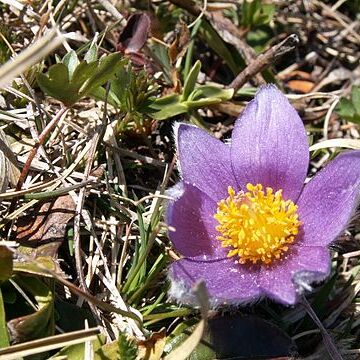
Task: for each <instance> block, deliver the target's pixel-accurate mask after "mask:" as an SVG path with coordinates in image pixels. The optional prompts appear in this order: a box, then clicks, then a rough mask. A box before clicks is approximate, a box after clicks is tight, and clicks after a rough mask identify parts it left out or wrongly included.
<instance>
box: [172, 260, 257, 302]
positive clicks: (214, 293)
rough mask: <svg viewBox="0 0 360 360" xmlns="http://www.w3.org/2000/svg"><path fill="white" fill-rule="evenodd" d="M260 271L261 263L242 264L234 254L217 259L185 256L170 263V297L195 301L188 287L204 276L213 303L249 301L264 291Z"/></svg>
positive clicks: (181, 300)
mask: <svg viewBox="0 0 360 360" xmlns="http://www.w3.org/2000/svg"><path fill="white" fill-rule="evenodd" d="M258 273H259V267H253V268H252V269H251V268H248V267H245V266H239V264H236V263H235V261H234V259H231V258H226V259H222V260H215V261H195V260H191V259H186V258H184V259H181V260H178V261H176V262H175V263H173V264H172V265H171V270H170V278H171V289H170V297H172V298H175V299H177V300H178V301H179V302H181V303H188V304H194V303H195V300H194V298H193V295H192V294H191V292H190V291H189V290H190V288H191V287H192V286H193V285H195V283H196V282H198V281H200V280H204V281H205V284H206V287H207V290H208V292H209V296H210V302H211V305H212V306H216V305H221V304H225V303H226V304H239V303H247V302H250V301H254V300H256V299H257V298H258V297H259V296H260V295H261V294H260V288H259V286H258V285H257V277H258Z"/></svg>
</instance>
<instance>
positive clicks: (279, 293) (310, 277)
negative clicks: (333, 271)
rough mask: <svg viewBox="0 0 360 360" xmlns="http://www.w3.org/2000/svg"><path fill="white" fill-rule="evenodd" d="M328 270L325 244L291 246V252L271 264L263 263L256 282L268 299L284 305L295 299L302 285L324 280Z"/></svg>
mask: <svg viewBox="0 0 360 360" xmlns="http://www.w3.org/2000/svg"><path fill="white" fill-rule="evenodd" d="M329 273H330V255H329V250H328V249H327V248H325V247H321V246H319V247H315V246H311V247H301V246H292V248H291V253H290V254H288V255H287V256H286V257H285V258H284V259H282V260H280V261H279V262H278V263H275V264H274V265H273V266H268V267H267V266H263V267H262V269H261V273H260V277H259V284H260V287H261V289H262V291H263V292H264V293H265V294H266V296H268V297H269V298H271V299H273V300H275V301H278V302H280V303H282V304H285V305H293V304H295V303H296V302H297V298H298V291H299V290H300V291H301V289H303V288H304V285H305V286H306V285H307V284H309V283H311V282H313V281H317V282H318V281H321V280H323V279H325V278H326V277H327V276H328V275H329Z"/></svg>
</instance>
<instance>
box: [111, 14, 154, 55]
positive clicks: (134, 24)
mask: <svg viewBox="0 0 360 360" xmlns="http://www.w3.org/2000/svg"><path fill="white" fill-rule="evenodd" d="M149 32H150V18H149V16H148V15H146V14H145V13H138V14H134V15H131V16H130V17H129V19H128V21H127V24H126V26H125V27H124V29H123V31H122V32H121V34H120V37H119V44H118V49H119V51H121V52H123V53H125V54H131V53H137V52H139V51H140V50H141V49H142V47H143V46H144V45H145V43H146V40H147V39H148V36H149Z"/></svg>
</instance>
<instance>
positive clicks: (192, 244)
mask: <svg viewBox="0 0 360 360" xmlns="http://www.w3.org/2000/svg"><path fill="white" fill-rule="evenodd" d="M169 194H170V196H171V191H170V193H169ZM216 207H217V205H216V202H215V201H214V200H212V199H211V198H210V197H209V196H207V195H206V194H205V193H203V192H202V191H200V190H199V189H198V188H196V187H194V186H192V185H190V184H187V183H182V193H181V195H180V197H179V198H178V199H176V200H173V201H170V202H169V204H168V208H167V213H166V222H167V224H168V225H169V226H171V227H173V228H175V231H170V232H169V236H170V239H171V241H172V243H173V244H174V246H175V248H176V250H177V251H178V252H179V253H180V254H181V255H183V256H186V257H191V258H193V257H197V256H201V257H202V258H203V259H204V258H205V259H206V258H207V259H213V258H219V257H221V258H223V257H226V252H225V249H223V248H221V243H220V241H219V240H217V239H216V236H217V235H218V233H217V231H216V228H215V227H216V225H217V221H216V220H215V219H214V214H215V213H216Z"/></svg>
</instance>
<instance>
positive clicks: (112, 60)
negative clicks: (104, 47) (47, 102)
mask: <svg viewBox="0 0 360 360" xmlns="http://www.w3.org/2000/svg"><path fill="white" fill-rule="evenodd" d="M96 57H97V56H96V52H95V53H94V51H93V48H92V47H91V48H90V50H89V51H88V52H87V54H86V55H85V58H84V60H83V61H80V60H79V58H78V56H77V54H76V52H75V51H70V52H69V53H68V54H66V55H65V56H64V58H63V59H62V61H61V62H60V63H57V64H55V65H52V66H51V67H50V68H49V71H48V72H47V73H46V74H39V75H38V78H37V81H38V84H39V86H40V88H41V90H42V91H43V92H44V93H45V94H47V95H50V96H52V97H53V98H55V99H57V100H59V101H61V102H62V103H63V104H64V105H66V106H72V105H74V104H75V103H76V102H78V101H79V100H80V99H81V98H83V97H84V96H88V95H90V94H91V93H92V92H93V91H95V90H96V89H97V88H99V87H100V86H102V85H104V84H105V83H106V82H107V81H109V80H110V79H112V78H113V77H114V75H115V73H116V71H117V70H118V68H119V66H121V64H122V62H123V61H124V60H123V59H122V57H121V55H120V54H119V53H114V54H110V55H107V56H104V57H102V58H101V59H96Z"/></svg>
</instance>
